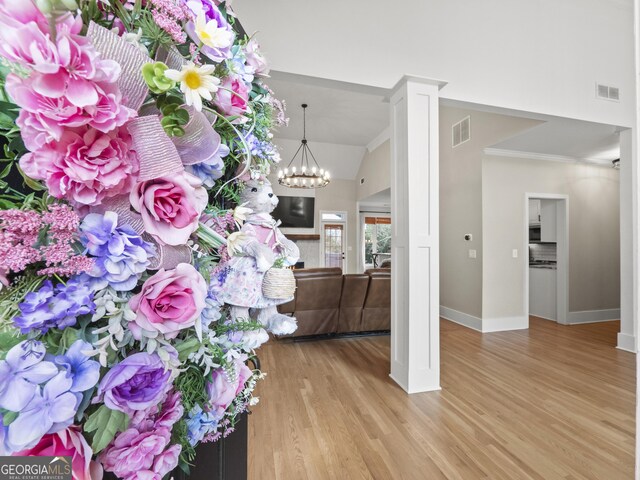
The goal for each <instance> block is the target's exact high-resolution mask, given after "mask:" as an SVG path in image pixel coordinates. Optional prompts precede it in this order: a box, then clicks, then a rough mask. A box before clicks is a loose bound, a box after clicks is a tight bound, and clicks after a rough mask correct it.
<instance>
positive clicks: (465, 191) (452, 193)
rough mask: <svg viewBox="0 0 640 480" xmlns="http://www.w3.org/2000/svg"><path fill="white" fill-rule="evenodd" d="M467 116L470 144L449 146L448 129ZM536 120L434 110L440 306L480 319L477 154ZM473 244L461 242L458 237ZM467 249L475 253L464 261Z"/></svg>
mask: <svg viewBox="0 0 640 480" xmlns="http://www.w3.org/2000/svg"><path fill="white" fill-rule="evenodd" d="M466 116H471V139H470V140H469V141H468V142H466V143H463V144H461V145H459V146H457V147H455V148H452V147H451V127H452V125H453V124H454V123H457V122H459V121H460V120H462V119H463V118H465V117H466ZM538 123H539V122H538V121H536V120H529V119H523V118H515V117H509V116H505V115H498V114H492V113H484V112H477V111H470V110H464V109H458V108H450V107H440V305H442V306H444V307H447V308H450V309H453V310H457V311H458V312H462V313H466V314H467V315H472V316H474V317H482V262H483V252H482V250H483V241H482V156H483V149H484V148H485V147H487V146H489V145H493V144H495V143H497V142H499V141H501V140H503V139H505V138H508V137H510V136H512V135H514V134H516V133H517V132H519V131H522V130H525V129H527V128H530V127H533V126H535V125H537V124H538ZM466 233H471V234H472V235H473V241H471V242H466V241H465V240H464V234H466ZM469 249H475V250H476V251H477V258H475V259H470V258H469V255H468V250H469Z"/></svg>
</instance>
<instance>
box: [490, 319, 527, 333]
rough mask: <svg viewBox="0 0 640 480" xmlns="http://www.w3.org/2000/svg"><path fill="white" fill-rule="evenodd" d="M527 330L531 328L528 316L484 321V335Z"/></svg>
mask: <svg viewBox="0 0 640 480" xmlns="http://www.w3.org/2000/svg"><path fill="white" fill-rule="evenodd" d="M527 328H529V317H528V316H527V317H525V316H522V317H502V318H483V319H482V333H490V332H505V331H508V330H526V329H527Z"/></svg>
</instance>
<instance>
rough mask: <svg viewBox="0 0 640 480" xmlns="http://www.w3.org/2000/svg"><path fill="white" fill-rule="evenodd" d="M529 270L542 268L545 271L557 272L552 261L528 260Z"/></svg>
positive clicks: (555, 265) (555, 264)
mask: <svg viewBox="0 0 640 480" xmlns="http://www.w3.org/2000/svg"><path fill="white" fill-rule="evenodd" d="M529 268H544V269H546V270H557V268H558V267H557V263H556V262H555V261H552V260H529Z"/></svg>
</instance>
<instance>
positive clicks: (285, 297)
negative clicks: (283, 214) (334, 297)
mask: <svg viewBox="0 0 640 480" xmlns="http://www.w3.org/2000/svg"><path fill="white" fill-rule="evenodd" d="M277 205H278V197H276V196H275V194H274V193H273V189H272V188H271V183H270V182H269V181H268V180H267V179H266V178H264V177H260V178H258V179H248V180H246V181H245V186H244V189H243V190H242V192H241V194H240V207H239V208H238V209H236V211H238V210H241V211H242V212H246V213H245V215H243V216H245V219H244V223H243V225H242V228H241V229H240V232H236V233H234V234H232V235H230V236H229V239H228V250H229V252H228V253H229V255H230V258H229V260H228V261H227V262H225V263H223V264H221V265H220V266H219V268H218V269H217V274H216V276H217V277H218V279H217V280H218V282H219V283H220V284H222V283H224V285H225V288H223V289H220V290H219V291H218V292H216V297H217V300H218V301H219V302H221V303H226V304H228V305H231V317H232V318H233V319H235V320H239V321H241V320H243V319H245V320H246V319H248V318H250V313H252V314H253V316H254V317H255V318H256V320H257V321H258V322H260V323H261V324H262V325H263V326H264V327H265V328H266V329H267V330H268V331H270V332H271V333H273V334H276V335H287V334H290V333H293V332H294V331H295V330H296V328H297V324H296V319H295V318H293V317H289V316H287V315H282V314H280V313H278V310H277V308H276V306H277V305H280V304H282V303H286V302H288V301H290V300H292V298H293V292H294V290H295V280H294V279H293V273H292V272H291V270H288V269H285V268H283V267H288V266H292V265H295V263H296V262H297V261H298V259H299V257H300V251H299V250H298V247H297V245H296V244H295V243H294V242H292V241H291V240H289V239H287V238H286V237H285V236H284V235H283V234H282V232H281V231H280V229H279V228H278V225H279V223H280V222H277V221H276V220H274V219H273V217H272V216H271V212H273V210H274V209H275V208H276V206H277ZM283 277H284V282H279V280H278V279H279V278H283ZM274 285H275V288H274ZM274 291H277V292H278V293H274V294H273V296H265V295H266V294H267V295H268V294H270V293H271V292H274ZM250 310H251V312H250Z"/></svg>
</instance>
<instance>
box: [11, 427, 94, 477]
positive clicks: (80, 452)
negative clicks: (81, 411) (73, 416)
mask: <svg viewBox="0 0 640 480" xmlns="http://www.w3.org/2000/svg"><path fill="white" fill-rule="evenodd" d="M13 455H14V456H36V457H71V468H72V470H73V479H74V480H100V479H102V466H101V465H100V464H99V463H98V462H94V461H92V460H91V456H92V455H93V452H92V451H91V447H89V444H88V443H87V441H86V440H85V439H84V437H83V436H82V434H81V433H80V429H79V428H78V427H69V428H67V429H66V430H62V431H61V432H58V433H52V434H48V435H45V436H44V437H42V438H41V439H40V441H39V442H38V444H37V445H36V446H35V447H33V448H29V449H28V450H22V451H21V452H15V453H14V454H13Z"/></svg>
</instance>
